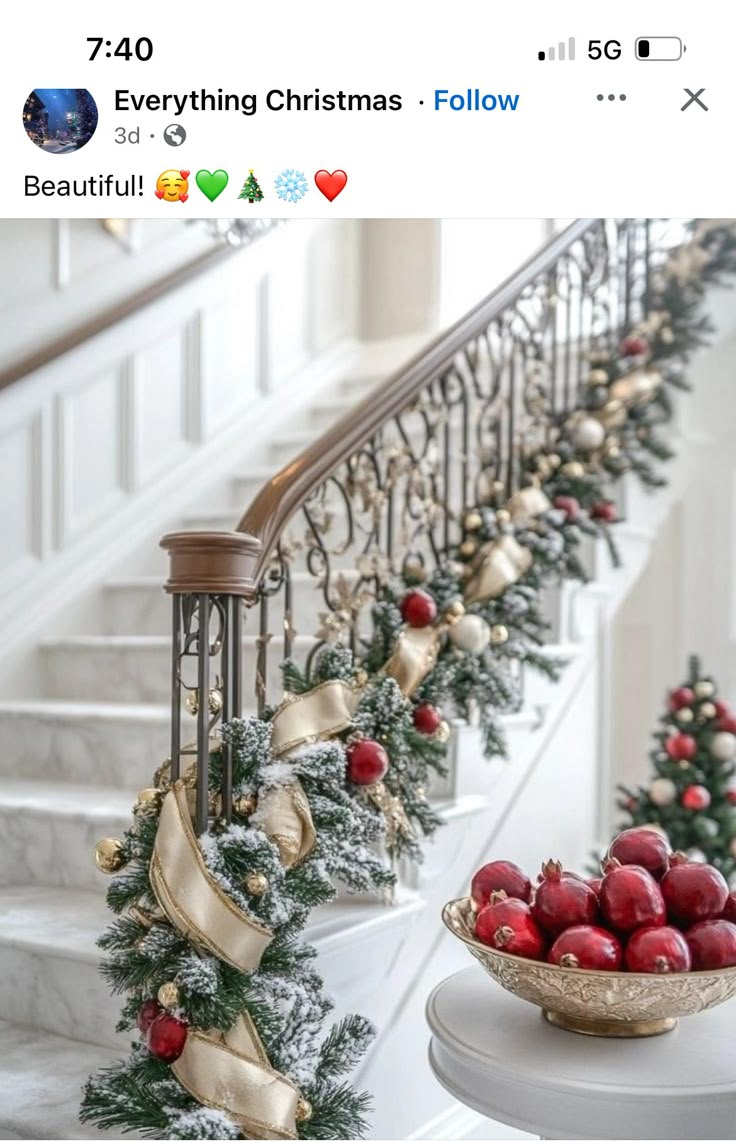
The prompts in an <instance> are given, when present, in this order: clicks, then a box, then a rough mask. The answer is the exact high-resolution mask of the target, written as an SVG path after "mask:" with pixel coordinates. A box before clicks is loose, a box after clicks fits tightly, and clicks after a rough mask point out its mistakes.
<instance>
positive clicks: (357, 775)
mask: <svg viewBox="0 0 736 1142" xmlns="http://www.w3.org/2000/svg"><path fill="white" fill-rule="evenodd" d="M345 756H346V757H347V762H348V779H349V780H350V781H352V782H354V783H355V785H373V784H374V783H375V782H376V781H382V780H383V778H384V777H385V776H386V772H387V770H388V764H389V762H388V754H387V753H386V750H385V749H384V748H383V746H382V745H381V743H380V742H376V741H373V740H372V739H371V738H361V739H360V740H359V741H354V742H351V743H350V745H349V746H348V747H347V749H346V750H345Z"/></svg>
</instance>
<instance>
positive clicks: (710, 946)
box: [685, 920, 736, 971]
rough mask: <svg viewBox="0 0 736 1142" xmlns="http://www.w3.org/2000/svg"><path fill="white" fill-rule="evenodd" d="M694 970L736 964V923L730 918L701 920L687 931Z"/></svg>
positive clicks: (727, 966) (729, 966) (706, 969)
mask: <svg viewBox="0 0 736 1142" xmlns="http://www.w3.org/2000/svg"><path fill="white" fill-rule="evenodd" d="M685 939H686V940H687V943H688V947H689V948H690V955H691V956H692V958H693V971H708V970H709V969H712V968H731V967H734V966H735V965H736V924H730V923H729V922H728V920H701V921H700V922H699V923H698V924H693V926H692V928H688V930H687V932H686V933H685Z"/></svg>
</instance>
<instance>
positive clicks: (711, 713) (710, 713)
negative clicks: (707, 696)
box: [698, 702, 717, 718]
mask: <svg viewBox="0 0 736 1142" xmlns="http://www.w3.org/2000/svg"><path fill="white" fill-rule="evenodd" d="M716 713H717V710H716V708H715V706H714V705H713V703H712V702H703V705H702V706H701V707H700V709H699V710H698V714H699V715H700V717H701V718H715V716H716Z"/></svg>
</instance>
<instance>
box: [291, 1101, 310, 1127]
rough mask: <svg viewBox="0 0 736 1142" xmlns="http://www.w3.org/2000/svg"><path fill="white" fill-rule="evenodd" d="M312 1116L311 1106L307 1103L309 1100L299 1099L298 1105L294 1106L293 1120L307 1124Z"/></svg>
mask: <svg viewBox="0 0 736 1142" xmlns="http://www.w3.org/2000/svg"><path fill="white" fill-rule="evenodd" d="M312 1114H313V1110H312V1104H311V1102H310V1101H309V1099H308V1098H300V1099H299V1101H298V1103H297V1104H296V1115H295V1118H296V1120H297V1122H309V1119H310V1118H311V1117H312Z"/></svg>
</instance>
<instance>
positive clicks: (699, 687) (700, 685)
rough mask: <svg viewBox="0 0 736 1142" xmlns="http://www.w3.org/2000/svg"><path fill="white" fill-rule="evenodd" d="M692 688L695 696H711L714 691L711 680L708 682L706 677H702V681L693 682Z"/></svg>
mask: <svg viewBox="0 0 736 1142" xmlns="http://www.w3.org/2000/svg"><path fill="white" fill-rule="evenodd" d="M693 690H694V691H695V697H696V698H712V697H713V694H714V692H715V686H714V685H713V683H712V682H708V681H707V679H703V680H702V682H696V683H695V685H694V686H693Z"/></svg>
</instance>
